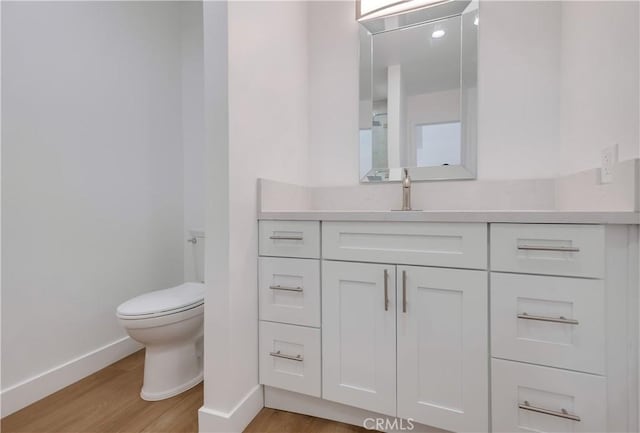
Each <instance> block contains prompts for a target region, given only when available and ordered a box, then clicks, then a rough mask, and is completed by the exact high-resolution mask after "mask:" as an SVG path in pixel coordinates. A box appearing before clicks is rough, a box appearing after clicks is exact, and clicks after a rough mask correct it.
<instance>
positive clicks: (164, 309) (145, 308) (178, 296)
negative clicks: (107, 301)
mask: <svg viewBox="0 0 640 433" xmlns="http://www.w3.org/2000/svg"><path fill="white" fill-rule="evenodd" d="M203 303H204V284H202V283H184V284H180V285H179V286H176V287H172V288H170V289H163V290H156V291H153V292H149V293H145V294H144V295H140V296H136V297H135V298H133V299H130V300H128V301H126V302H124V303H122V304H120V306H119V307H118V310H117V313H118V315H119V316H148V315H150V314H153V315H157V314H158V313H166V314H170V313H174V312H178V311H182V310H186V309H189V308H193V307H196V306H198V305H201V304H203Z"/></svg>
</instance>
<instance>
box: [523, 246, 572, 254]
mask: <svg viewBox="0 0 640 433" xmlns="http://www.w3.org/2000/svg"><path fill="white" fill-rule="evenodd" d="M518 249H519V250H525V251H560V252H564V253H578V252H580V248H577V247H543V246H540V247H538V246H534V245H518Z"/></svg>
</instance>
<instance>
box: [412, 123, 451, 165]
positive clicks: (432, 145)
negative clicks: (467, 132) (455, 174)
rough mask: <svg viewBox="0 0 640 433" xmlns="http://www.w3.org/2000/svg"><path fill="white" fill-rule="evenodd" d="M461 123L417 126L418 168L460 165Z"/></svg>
mask: <svg viewBox="0 0 640 433" xmlns="http://www.w3.org/2000/svg"><path fill="white" fill-rule="evenodd" d="M461 134H462V126H461V124H460V122H446V123H431V124H422V125H416V129H415V139H416V140H415V144H416V163H417V166H418V167H432V166H437V165H460V164H461V160H460V159H461V155H460V150H461V147H460V142H461V137H462V135H461Z"/></svg>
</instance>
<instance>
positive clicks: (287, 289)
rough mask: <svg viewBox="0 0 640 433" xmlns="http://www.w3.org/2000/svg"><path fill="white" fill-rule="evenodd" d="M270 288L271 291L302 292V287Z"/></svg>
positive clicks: (279, 286)
mask: <svg viewBox="0 0 640 433" xmlns="http://www.w3.org/2000/svg"><path fill="white" fill-rule="evenodd" d="M269 288H270V289H271V290H284V291H285V292H302V287H300V286H298V287H287V286H281V285H280V284H278V285H276V286H269Z"/></svg>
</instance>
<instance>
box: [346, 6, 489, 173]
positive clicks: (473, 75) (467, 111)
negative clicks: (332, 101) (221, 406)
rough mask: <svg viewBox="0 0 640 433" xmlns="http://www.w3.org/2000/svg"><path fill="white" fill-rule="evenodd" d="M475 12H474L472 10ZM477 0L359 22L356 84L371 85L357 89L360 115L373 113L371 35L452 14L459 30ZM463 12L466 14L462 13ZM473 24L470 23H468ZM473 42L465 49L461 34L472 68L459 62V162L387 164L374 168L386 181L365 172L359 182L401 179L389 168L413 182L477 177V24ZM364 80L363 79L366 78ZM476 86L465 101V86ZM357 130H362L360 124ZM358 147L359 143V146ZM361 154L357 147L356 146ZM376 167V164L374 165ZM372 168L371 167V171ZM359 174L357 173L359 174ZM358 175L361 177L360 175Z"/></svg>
mask: <svg viewBox="0 0 640 433" xmlns="http://www.w3.org/2000/svg"><path fill="white" fill-rule="evenodd" d="M474 11H475V13H473V12H474ZM478 12H479V11H478V0H449V1H445V2H441V3H436V4H433V5H431V6H427V7H424V8H421V9H415V10H409V11H406V12H401V13H399V14H396V15H391V16H384V17H379V18H375V19H371V20H362V21H360V22H359V23H360V46H359V61H360V75H359V80H360V81H359V83H361V82H363V80H367V81H368V82H369V83H370V84H371V85H370V86H369V89H368V90H367V92H368V93H364V92H363V89H362V88H361V86H360V90H359V93H360V95H359V106H360V108H359V111H360V117H362V116H363V115H366V116H368V117H371V114H372V113H373V100H372V99H373V98H372V89H371V88H372V86H373V70H372V69H373V37H374V35H376V34H378V33H382V32H388V31H393V30H399V29H403V28H406V27H411V26H416V25H421V24H426V23H429V22H433V21H440V20H443V19H447V18H451V17H454V16H461V17H462V24H461V30H460V31H461V32H462V28H464V21H465V19H467V20H469V19H471V20H475V19H476V17H478V16H479V13H478ZM465 15H466V16H465ZM471 24H472V25H473V24H474V23H473V22H472V23H471ZM473 28H475V29H476V32H475V39H474V40H473V43H472V44H470V45H467V47H469V49H468V50H467V51H464V50H465V43H464V41H465V40H464V33H462V35H461V58H462V59H464V58H465V55H471V56H472V59H473V60H474V62H473V63H474V64H475V67H474V68H466V69H465V68H463V67H462V63H461V71H460V88H461V92H460V122H461V125H462V139H461V152H460V153H461V164H460V165H448V166H432V167H387V168H378V169H376V170H377V172H378V173H381V174H386V175H387V179H385V180H370V179H368V178H367V175H365V176H364V177H362V178H360V183H374V184H375V183H387V182H400V181H401V180H402V176H399V177H398V178H397V179H388V177H389V174H390V173H391V171H394V172H395V171H397V172H398V173H401V172H402V170H403V169H405V168H407V169H408V172H409V176H410V177H411V180H414V181H443V180H473V179H476V178H477V142H478V139H477V129H478V128H477V124H478V91H477V89H478V31H477V29H478V25H477V24H476V25H474V26H473ZM470 51H473V52H470ZM469 69H471V70H469ZM365 82H366V81H365ZM471 87H475V89H476V92H475V100H474V101H470V100H468V95H466V94H465V93H466V92H464V89H465V88H471ZM365 110H366V113H365V112H364V111H365ZM358 130H359V131H361V130H362V129H361V128H360V125H359V126H358ZM358 146H360V145H358ZM358 150H359V152H358V155H360V149H358ZM373 169H375V167H374V168H373ZM373 169H372V170H373ZM358 176H359V175H358ZM359 177H360V176H359Z"/></svg>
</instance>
